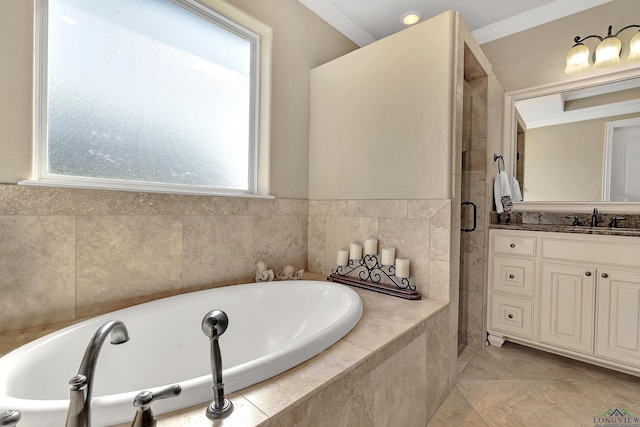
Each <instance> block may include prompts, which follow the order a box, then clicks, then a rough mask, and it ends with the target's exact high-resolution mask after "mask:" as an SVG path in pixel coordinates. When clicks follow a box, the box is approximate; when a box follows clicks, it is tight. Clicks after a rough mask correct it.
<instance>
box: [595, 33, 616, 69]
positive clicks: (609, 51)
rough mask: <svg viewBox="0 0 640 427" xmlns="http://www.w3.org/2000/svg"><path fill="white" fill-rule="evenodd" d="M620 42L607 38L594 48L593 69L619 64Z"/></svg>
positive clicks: (613, 38) (614, 38)
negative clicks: (594, 59) (594, 60)
mask: <svg viewBox="0 0 640 427" xmlns="http://www.w3.org/2000/svg"><path fill="white" fill-rule="evenodd" d="M620 49H622V41H620V39H619V38H617V37H607V38H605V39H604V40H602V41H601V42H600V44H598V47H596V62H595V64H593V66H594V67H597V68H603V67H609V66H611V65H615V64H617V63H618V62H620Z"/></svg>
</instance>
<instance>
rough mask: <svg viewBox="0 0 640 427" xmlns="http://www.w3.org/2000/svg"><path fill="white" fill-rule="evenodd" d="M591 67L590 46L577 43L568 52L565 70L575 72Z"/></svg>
mask: <svg viewBox="0 0 640 427" xmlns="http://www.w3.org/2000/svg"><path fill="white" fill-rule="evenodd" d="M585 68H589V48H588V47H586V46H585V45H583V44H577V45H575V46H574V47H572V48H571V49H569V52H567V67H566V68H565V69H564V72H565V73H567V74H575V73H577V72H579V71H582V70H584V69H585Z"/></svg>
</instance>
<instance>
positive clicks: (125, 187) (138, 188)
mask: <svg viewBox="0 0 640 427" xmlns="http://www.w3.org/2000/svg"><path fill="white" fill-rule="evenodd" d="M18 185H24V186H30V187H60V188H78V189H85V190H111V191H132V192H136V193H164V194H187V195H194V196H219V197H242V198H250V199H275V196H272V195H261V194H254V193H249V192H243V191H234V190H220V189H213V188H206V187H197V186H186V185H171V184H155V183H142V182H136V183H127V182H115V183H112V182H108V183H107V182H90V183H89V182H82V181H75V180H69V181H66V180H65V181H62V180H61V181H58V180H46V181H45V180H22V181H18Z"/></svg>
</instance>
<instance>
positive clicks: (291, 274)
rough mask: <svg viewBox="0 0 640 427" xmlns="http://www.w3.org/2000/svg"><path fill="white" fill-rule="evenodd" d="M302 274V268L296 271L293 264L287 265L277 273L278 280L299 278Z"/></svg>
mask: <svg viewBox="0 0 640 427" xmlns="http://www.w3.org/2000/svg"><path fill="white" fill-rule="evenodd" d="M303 274H304V269H302V270H298V271H296V269H295V268H294V267H293V265H287V266H286V267H285V268H284V269H283V270H282V273H278V280H300V279H302V275H303Z"/></svg>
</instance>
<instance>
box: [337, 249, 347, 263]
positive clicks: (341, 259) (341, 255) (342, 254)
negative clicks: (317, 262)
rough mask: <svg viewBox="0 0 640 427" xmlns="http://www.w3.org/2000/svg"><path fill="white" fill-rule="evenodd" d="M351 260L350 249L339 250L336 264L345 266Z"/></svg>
mask: <svg viewBox="0 0 640 427" xmlns="http://www.w3.org/2000/svg"><path fill="white" fill-rule="evenodd" d="M348 262H349V251H343V250H340V251H338V259H337V260H336V264H338V265H339V266H342V267H344V266H345V265H347V263H348Z"/></svg>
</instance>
